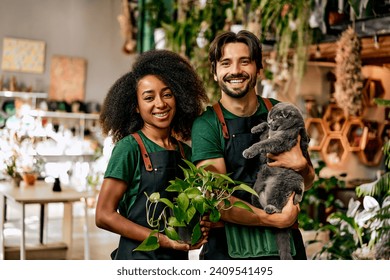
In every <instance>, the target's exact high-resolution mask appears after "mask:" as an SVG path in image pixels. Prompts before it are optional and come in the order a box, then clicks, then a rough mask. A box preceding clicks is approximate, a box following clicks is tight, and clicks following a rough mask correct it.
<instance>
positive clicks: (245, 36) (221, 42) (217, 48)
mask: <svg viewBox="0 0 390 280" xmlns="http://www.w3.org/2000/svg"><path fill="white" fill-rule="evenodd" d="M228 43H244V44H245V45H247V46H248V48H249V52H250V58H251V60H252V61H255V62H256V66H257V70H259V69H262V68H263V64H262V55H261V42H260V40H259V38H257V37H256V35H255V34H253V33H252V32H249V31H247V30H241V31H239V32H238V33H234V32H231V31H227V32H224V33H221V34H219V35H217V37H215V39H214V40H213V41H212V42H211V44H210V49H209V62H210V67H211V69H210V70H211V73H212V74H215V73H216V66H217V62H218V61H219V60H220V59H221V57H222V55H223V48H224V46H225V45H226V44H228Z"/></svg>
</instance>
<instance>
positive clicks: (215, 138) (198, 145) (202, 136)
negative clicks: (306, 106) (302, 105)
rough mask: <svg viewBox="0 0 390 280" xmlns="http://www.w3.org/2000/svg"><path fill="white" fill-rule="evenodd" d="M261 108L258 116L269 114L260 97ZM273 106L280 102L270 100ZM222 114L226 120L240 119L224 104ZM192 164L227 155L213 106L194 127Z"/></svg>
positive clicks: (208, 108) (196, 121) (258, 110)
mask: <svg viewBox="0 0 390 280" xmlns="http://www.w3.org/2000/svg"><path fill="white" fill-rule="evenodd" d="M258 100H259V104H261V105H260V106H259V108H258V109H257V111H256V115H260V114H264V113H267V112H268V110H267V107H266V106H265V104H264V102H263V101H262V98H261V96H258ZM270 101H271V103H272V104H274V105H275V104H276V103H278V102H279V101H277V100H275V99H272V98H270ZM220 105H221V108H222V113H223V116H224V118H225V119H226V120H229V119H236V118H240V117H238V116H236V115H234V114H232V113H230V112H229V111H227V110H226V109H225V108H224V107H223V106H222V104H220ZM191 139H192V159H191V160H192V162H194V163H197V162H198V161H201V160H206V159H213V158H223V157H224V153H225V138H224V137H223V134H222V126H221V124H220V122H219V120H218V117H217V115H216V114H215V111H214V109H212V106H208V107H207V108H206V111H205V112H204V113H203V114H202V115H201V116H200V117H198V118H197V119H196V120H195V122H194V124H193V126H192V134H191Z"/></svg>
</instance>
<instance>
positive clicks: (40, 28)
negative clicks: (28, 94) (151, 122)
mask: <svg viewBox="0 0 390 280" xmlns="http://www.w3.org/2000/svg"><path fill="white" fill-rule="evenodd" d="M120 12H121V0H0V62H1V54H2V49H3V38H4V37H12V38H19V39H31V40H41V41H44V42H45V43H46V56H45V70H44V73H43V74H30V73H22V72H9V71H2V70H1V69H0V77H1V75H2V76H3V79H4V80H7V79H9V78H10V77H11V76H15V77H16V79H17V82H18V83H24V84H25V85H26V86H32V87H33V90H34V91H36V92H37V91H38V92H48V90H49V85H50V60H51V57H52V56H53V55H65V56H72V57H73V56H74V57H81V58H84V59H86V60H87V73H86V82H85V99H84V100H85V101H98V102H102V101H103V99H104V97H105V95H106V93H107V91H108V89H109V87H110V86H111V85H112V84H113V83H114V81H115V80H116V79H118V78H119V77H120V76H121V75H122V74H124V73H125V72H126V71H127V70H128V69H130V66H131V63H132V61H133V59H134V55H131V56H129V55H125V54H124V53H123V52H122V45H123V42H124V41H123V40H122V37H121V34H120V29H119V23H118V21H117V16H118V15H119V14H120Z"/></svg>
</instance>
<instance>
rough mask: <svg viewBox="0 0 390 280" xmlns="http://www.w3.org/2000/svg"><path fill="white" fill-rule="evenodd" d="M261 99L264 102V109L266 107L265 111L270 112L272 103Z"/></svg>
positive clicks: (266, 99)
mask: <svg viewBox="0 0 390 280" xmlns="http://www.w3.org/2000/svg"><path fill="white" fill-rule="evenodd" d="M262 98H263V101H264V104H265V107H267V110H268V111H271V108H272V106H273V105H272V103H271V101H270V100H269V99H268V98H264V97H262Z"/></svg>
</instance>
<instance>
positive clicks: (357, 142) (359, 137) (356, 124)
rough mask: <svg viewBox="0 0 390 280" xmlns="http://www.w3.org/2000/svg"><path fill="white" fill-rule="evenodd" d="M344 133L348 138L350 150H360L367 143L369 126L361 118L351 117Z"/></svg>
mask: <svg viewBox="0 0 390 280" xmlns="http://www.w3.org/2000/svg"><path fill="white" fill-rule="evenodd" d="M343 135H344V137H345V138H346V139H347V147H348V150H349V151H351V152H359V151H361V150H364V148H365V146H366V144H367V137H368V128H367V127H366V126H365V125H364V123H363V121H362V120H361V119H360V118H351V119H348V120H347V122H346V124H345V129H344V131H343Z"/></svg>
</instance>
